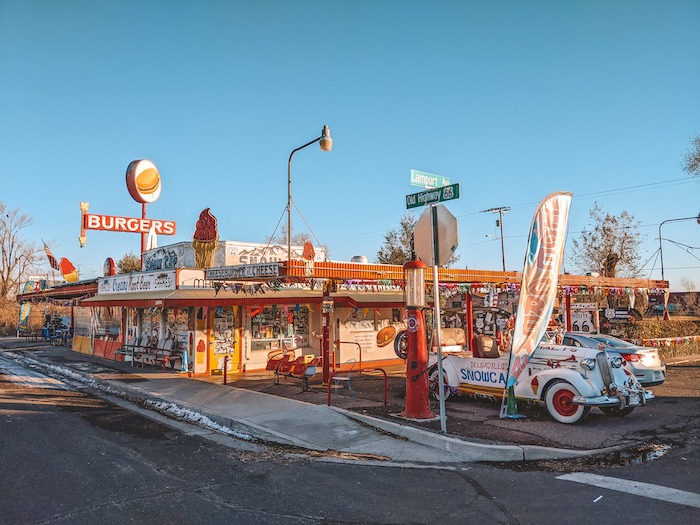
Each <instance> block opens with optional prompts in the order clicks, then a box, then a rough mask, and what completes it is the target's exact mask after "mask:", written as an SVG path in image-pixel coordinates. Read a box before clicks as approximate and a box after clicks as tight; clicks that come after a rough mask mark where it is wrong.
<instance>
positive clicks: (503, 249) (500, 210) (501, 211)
mask: <svg viewBox="0 0 700 525" xmlns="http://www.w3.org/2000/svg"><path fill="white" fill-rule="evenodd" d="M508 210H510V207H509V206H499V207H498V208H489V209H488V210H481V212H480V213H498V219H496V226H498V227H499V228H500V229H501V261H502V262H503V271H504V272H505V271H506V246H505V243H504V241H503V215H504V214H505V213H507V212H508Z"/></svg>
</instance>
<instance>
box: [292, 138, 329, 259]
mask: <svg viewBox="0 0 700 525" xmlns="http://www.w3.org/2000/svg"><path fill="white" fill-rule="evenodd" d="M315 142H318V143H319V145H320V146H321V151H331V150H332V149H333V139H331V130H330V129H329V128H328V126H323V129H322V130H321V136H320V137H317V138H315V139H314V140H312V141H310V142H307V143H306V144H304V145H303V146H299V147H298V148H297V149H295V150H293V151H292V153H291V154H290V155H289V161H287V261H291V260H292V157H293V156H294V154H295V153H296V152H297V151H299V150H300V149H304V148H305V147H306V146H310V145H311V144H313V143H315Z"/></svg>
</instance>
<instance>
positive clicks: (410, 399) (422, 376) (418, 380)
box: [401, 307, 435, 419]
mask: <svg viewBox="0 0 700 525" xmlns="http://www.w3.org/2000/svg"><path fill="white" fill-rule="evenodd" d="M406 311H407V315H408V319H407V321H408V333H407V343H408V345H407V346H408V348H407V351H406V410H404V411H403V412H402V413H401V415H402V416H403V417H406V418H413V419H432V418H434V417H435V414H433V412H432V411H431V410H430V400H429V398H428V395H429V390H428V348H427V345H426V337H425V316H424V315H423V311H422V310H421V309H420V308H411V307H408V308H407V309H406Z"/></svg>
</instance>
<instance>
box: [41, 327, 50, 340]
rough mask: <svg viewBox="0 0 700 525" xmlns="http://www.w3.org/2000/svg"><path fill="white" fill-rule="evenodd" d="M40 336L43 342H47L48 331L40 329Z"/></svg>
mask: <svg viewBox="0 0 700 525" xmlns="http://www.w3.org/2000/svg"><path fill="white" fill-rule="evenodd" d="M41 336H42V337H43V338H44V341H48V340H49V329H48V328H42V329H41Z"/></svg>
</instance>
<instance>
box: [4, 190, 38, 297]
mask: <svg viewBox="0 0 700 525" xmlns="http://www.w3.org/2000/svg"><path fill="white" fill-rule="evenodd" d="M31 224H32V218H31V217H29V216H28V215H25V214H23V213H21V212H20V210H19V209H18V208H15V209H9V208H8V207H7V205H6V204H5V203H4V202H3V201H0V299H2V300H5V299H12V298H14V295H16V294H17V293H18V292H19V291H20V290H19V286H20V284H21V283H22V281H23V280H25V279H26V278H27V276H28V275H29V273H31V272H32V271H33V270H34V265H35V262H36V259H35V258H36V253H37V248H36V245H35V244H33V243H31V242H29V241H27V240H26V239H24V238H23V236H22V231H23V230H24V229H25V228H27V227H28V226H31Z"/></svg>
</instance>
